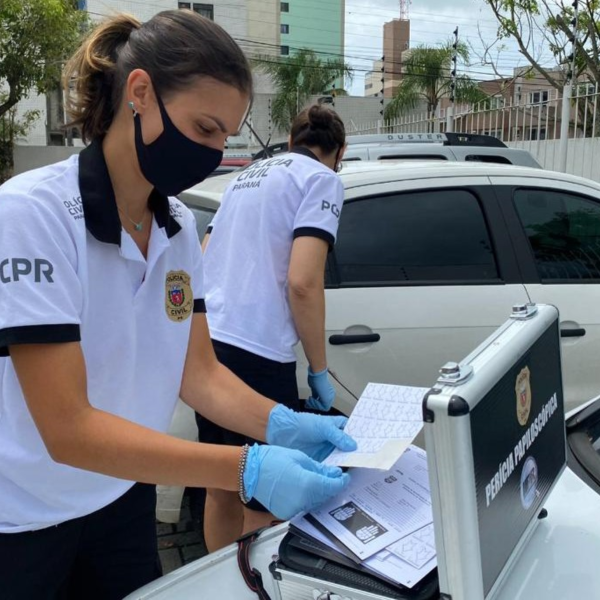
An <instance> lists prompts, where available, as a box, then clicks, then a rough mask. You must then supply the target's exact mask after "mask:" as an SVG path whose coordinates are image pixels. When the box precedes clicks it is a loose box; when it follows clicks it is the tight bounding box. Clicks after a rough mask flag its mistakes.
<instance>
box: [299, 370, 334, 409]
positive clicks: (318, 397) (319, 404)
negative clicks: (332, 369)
mask: <svg viewBox="0 0 600 600" xmlns="http://www.w3.org/2000/svg"><path fill="white" fill-rule="evenodd" d="M308 386H309V387H310V391H311V393H312V395H311V397H310V398H309V399H308V400H307V401H306V406H308V407H309V408H315V409H317V410H325V411H327V410H329V409H330V408H331V405H332V404H333V401H334V400H335V389H334V387H333V386H332V385H331V383H330V382H329V377H327V369H323V370H322V371H319V372H318V373H313V372H312V370H311V368H310V367H308Z"/></svg>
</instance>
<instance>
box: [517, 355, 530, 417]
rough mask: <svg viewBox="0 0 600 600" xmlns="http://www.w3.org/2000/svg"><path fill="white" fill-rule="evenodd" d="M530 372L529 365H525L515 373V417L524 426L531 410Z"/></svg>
mask: <svg viewBox="0 0 600 600" xmlns="http://www.w3.org/2000/svg"><path fill="white" fill-rule="evenodd" d="M530 377H531V372H530V371H529V367H525V368H524V369H522V370H521V372H520V373H519V374H518V375H517V383H516V384H515V392H516V394H517V419H518V420H519V424H520V425H521V426H522V427H524V426H525V425H527V421H528V420H529V413H530V412H531V383H530V381H529V380H530Z"/></svg>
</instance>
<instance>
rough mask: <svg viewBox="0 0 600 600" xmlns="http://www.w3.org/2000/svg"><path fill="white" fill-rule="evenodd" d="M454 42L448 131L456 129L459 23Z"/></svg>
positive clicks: (447, 113) (447, 115) (447, 117)
mask: <svg viewBox="0 0 600 600" xmlns="http://www.w3.org/2000/svg"><path fill="white" fill-rule="evenodd" d="M453 35H454V43H453V44H452V50H453V53H452V71H451V72H450V77H451V80H450V106H449V107H448V110H447V111H446V131H447V132H449V133H451V132H453V131H454V109H455V106H456V72H457V64H458V25H457V26H456V29H455V30H454V34H453Z"/></svg>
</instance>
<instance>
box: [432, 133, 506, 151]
mask: <svg viewBox="0 0 600 600" xmlns="http://www.w3.org/2000/svg"><path fill="white" fill-rule="evenodd" d="M444 135H445V136H446V141H445V142H444V146H487V147H488V148H507V146H506V144H505V143H504V142H503V141H502V140H499V139H498V138H496V137H494V136H493V135H483V134H481V133H454V132H452V133H450V132H447V133H445V134H444Z"/></svg>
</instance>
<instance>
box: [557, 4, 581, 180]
mask: <svg viewBox="0 0 600 600" xmlns="http://www.w3.org/2000/svg"><path fill="white" fill-rule="evenodd" d="M571 6H572V7H573V9H574V11H573V20H572V21H571V25H572V27H573V29H572V32H571V37H570V38H569V41H570V42H571V54H570V56H569V57H568V60H569V65H568V67H567V68H568V71H567V78H566V81H565V87H564V88H563V97H562V114H561V120H560V153H559V157H560V164H559V169H560V171H562V172H563V173H566V172H567V154H568V150H569V124H570V121H571V98H572V97H573V79H574V78H575V57H576V54H577V41H578V36H579V32H578V29H579V27H578V26H579V2H578V0H574V2H573V4H572V5H571Z"/></svg>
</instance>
